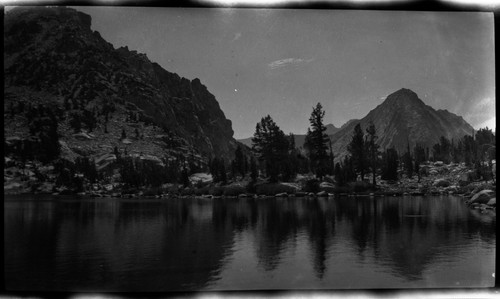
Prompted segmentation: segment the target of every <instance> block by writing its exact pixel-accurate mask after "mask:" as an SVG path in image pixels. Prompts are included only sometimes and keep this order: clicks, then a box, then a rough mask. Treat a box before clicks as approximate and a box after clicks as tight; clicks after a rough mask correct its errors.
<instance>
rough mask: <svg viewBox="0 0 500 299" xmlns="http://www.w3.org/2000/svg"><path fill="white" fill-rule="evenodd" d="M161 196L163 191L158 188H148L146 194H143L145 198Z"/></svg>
mask: <svg viewBox="0 0 500 299" xmlns="http://www.w3.org/2000/svg"><path fill="white" fill-rule="evenodd" d="M160 194H161V190H160V188H158V187H151V188H148V189H146V190H144V192H143V193H142V195H143V196H155V195H160Z"/></svg>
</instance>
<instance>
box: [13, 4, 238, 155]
mask: <svg viewBox="0 0 500 299" xmlns="http://www.w3.org/2000/svg"><path fill="white" fill-rule="evenodd" d="M4 25H5V26H4V74H5V83H4V84H5V85H4V87H5V96H6V98H7V100H6V101H5V102H4V107H6V110H8V108H9V107H13V106H14V107H15V106H16V105H18V103H19V102H24V103H25V104H31V105H38V104H40V103H42V104H43V105H52V106H54V105H55V106H54V107H59V108H62V109H63V110H64V113H63V115H62V117H61V119H60V124H59V133H60V135H61V141H62V143H63V149H64V151H63V155H67V156H69V157H71V156H75V155H82V154H85V155H87V154H88V155H91V156H94V157H97V156H100V155H102V154H104V153H106V152H109V148H110V147H111V148H112V147H114V146H118V147H119V148H121V149H123V148H124V147H126V148H127V149H128V151H129V153H137V154H139V153H149V154H151V155H153V156H156V157H159V156H167V157H168V156H169V154H171V153H174V152H177V153H184V154H187V153H188V152H189V153H191V154H192V155H193V156H197V157H199V158H200V159H202V157H205V158H206V157H212V156H221V157H225V158H231V156H232V155H233V153H234V149H235V148H236V141H235V140H234V139H233V137H232V136H233V130H232V128H231V121H230V120H228V119H226V117H225V116H224V113H223V112H222V110H221V109H220V107H219V104H218V103H217V100H216V99H215V97H214V96H213V95H212V94H211V93H210V92H209V91H208V90H207V88H206V87H205V86H204V85H203V84H202V83H201V82H200V80H199V79H194V80H192V81H191V80H188V79H186V78H181V77H180V76H178V75H177V74H175V73H171V72H168V71H166V70H164V69H163V68H162V67H161V66H160V65H158V64H156V63H154V62H151V61H149V59H148V58H147V56H146V55H145V54H140V53H137V52H136V51H130V50H129V49H128V48H127V47H122V48H119V49H114V48H113V46H112V45H111V44H110V43H108V42H106V41H105V40H104V39H103V38H102V37H101V36H100V34H99V33H98V32H97V31H92V30H91V17H90V16H88V15H86V14H84V13H81V12H78V11H76V10H74V9H70V8H65V7H51V8H44V7H19V8H15V9H12V10H11V11H9V12H7V13H6V15H5V22H4ZM10 102H12V103H13V104H11V103H10ZM85 111H89V112H90V113H92V115H93V116H94V117H95V118H96V125H95V127H94V128H87V127H85V126H83V127H82V131H83V133H90V135H87V136H88V137H89V138H76V137H75V136H74V133H77V132H76V131H78V130H76V131H75V130H74V128H73V126H72V125H71V122H70V120H71V115H72V114H83V113H84V112H85ZM12 114H16V113H12ZM14 119H15V121H13V122H11V121H8V120H7V119H6V121H5V124H6V130H5V132H6V137H9V136H10V137H19V138H25V137H27V134H28V133H27V132H26V130H23V129H22V128H23V122H24V127H25V128H27V127H28V123H29V120H28V119H26V118H23V115H15V117H14ZM14 127H16V128H17V129H14ZM122 131H125V132H126V135H127V137H129V138H128V141H127V142H125V143H124V142H123V140H121V139H120V133H121V132H122ZM137 132H138V134H137ZM131 136H137V138H131ZM65 145H67V146H65ZM205 158H203V159H205Z"/></svg>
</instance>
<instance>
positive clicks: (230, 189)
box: [223, 185, 246, 196]
mask: <svg viewBox="0 0 500 299" xmlns="http://www.w3.org/2000/svg"><path fill="white" fill-rule="evenodd" d="M223 188H224V192H223V195H225V196H238V195H240V194H242V193H245V192H246V189H245V187H243V186H239V185H229V186H225V187H223Z"/></svg>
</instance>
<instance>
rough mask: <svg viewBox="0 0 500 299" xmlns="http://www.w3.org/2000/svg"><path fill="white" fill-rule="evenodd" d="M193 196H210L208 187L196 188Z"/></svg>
mask: <svg viewBox="0 0 500 299" xmlns="http://www.w3.org/2000/svg"><path fill="white" fill-rule="evenodd" d="M194 194H196V195H198V196H199V195H206V194H210V186H204V187H197V188H196V189H195V191H194Z"/></svg>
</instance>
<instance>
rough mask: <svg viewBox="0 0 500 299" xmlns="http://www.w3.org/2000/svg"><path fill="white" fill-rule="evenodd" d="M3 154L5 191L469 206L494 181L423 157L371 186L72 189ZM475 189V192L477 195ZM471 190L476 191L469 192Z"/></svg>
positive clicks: (208, 183)
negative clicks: (454, 200) (417, 169)
mask: <svg viewBox="0 0 500 299" xmlns="http://www.w3.org/2000/svg"><path fill="white" fill-rule="evenodd" d="M5 159H6V161H5V162H6V167H5V168H4V194H51V195H54V196H57V195H78V196H88V197H109V198H111V197H113V198H139V197H141V198H170V197H198V198H212V199H216V198H269V197H274V198H283V197H312V198H315V197H344V196H346V197H380V196H429V195H459V196H463V197H464V198H465V199H467V200H468V201H467V203H468V204H469V205H471V207H473V208H481V209H486V208H493V209H494V208H496V183H495V181H494V180H493V181H484V180H474V173H473V172H472V171H471V170H470V169H469V168H467V167H466V166H465V165H464V164H453V163H451V164H448V165H445V164H443V163H442V162H434V163H432V162H428V163H425V164H422V168H421V169H422V171H421V173H420V178H419V176H417V175H413V176H412V177H408V176H407V175H406V174H404V173H400V180H399V181H397V182H390V181H384V180H381V179H380V177H378V178H377V186H375V187H373V185H371V184H370V183H368V182H371V179H372V178H370V177H367V178H365V180H364V181H357V182H352V183H350V184H348V185H347V186H338V185H336V184H335V182H334V180H333V178H332V177H325V179H324V180H323V181H321V182H320V181H317V180H315V179H314V177H313V176H312V175H298V176H297V177H296V179H295V180H294V181H293V182H282V183H270V182H267V181H266V180H263V179H258V181H257V182H256V183H252V182H251V181H250V179H249V178H241V177H239V178H236V179H234V180H233V181H229V182H228V184H226V185H221V184H220V183H217V184H214V183H213V182H212V180H211V176H210V175H208V174H195V175H192V176H191V177H190V181H191V184H190V185H191V186H189V187H183V186H182V185H180V184H165V185H162V186H161V187H149V188H146V187H142V188H125V187H124V186H123V185H121V184H119V183H114V182H102V183H96V184H85V185H84V191H80V192H75V190H71V189H70V188H68V187H66V186H59V187H56V184H55V175H56V174H55V173H54V167H53V166H43V165H37V164H36V163H26V165H25V167H24V168H20V167H18V166H19V165H18V164H16V163H14V162H13V161H11V160H9V158H5ZM478 194H479V195H478ZM474 196H476V197H474Z"/></svg>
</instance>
